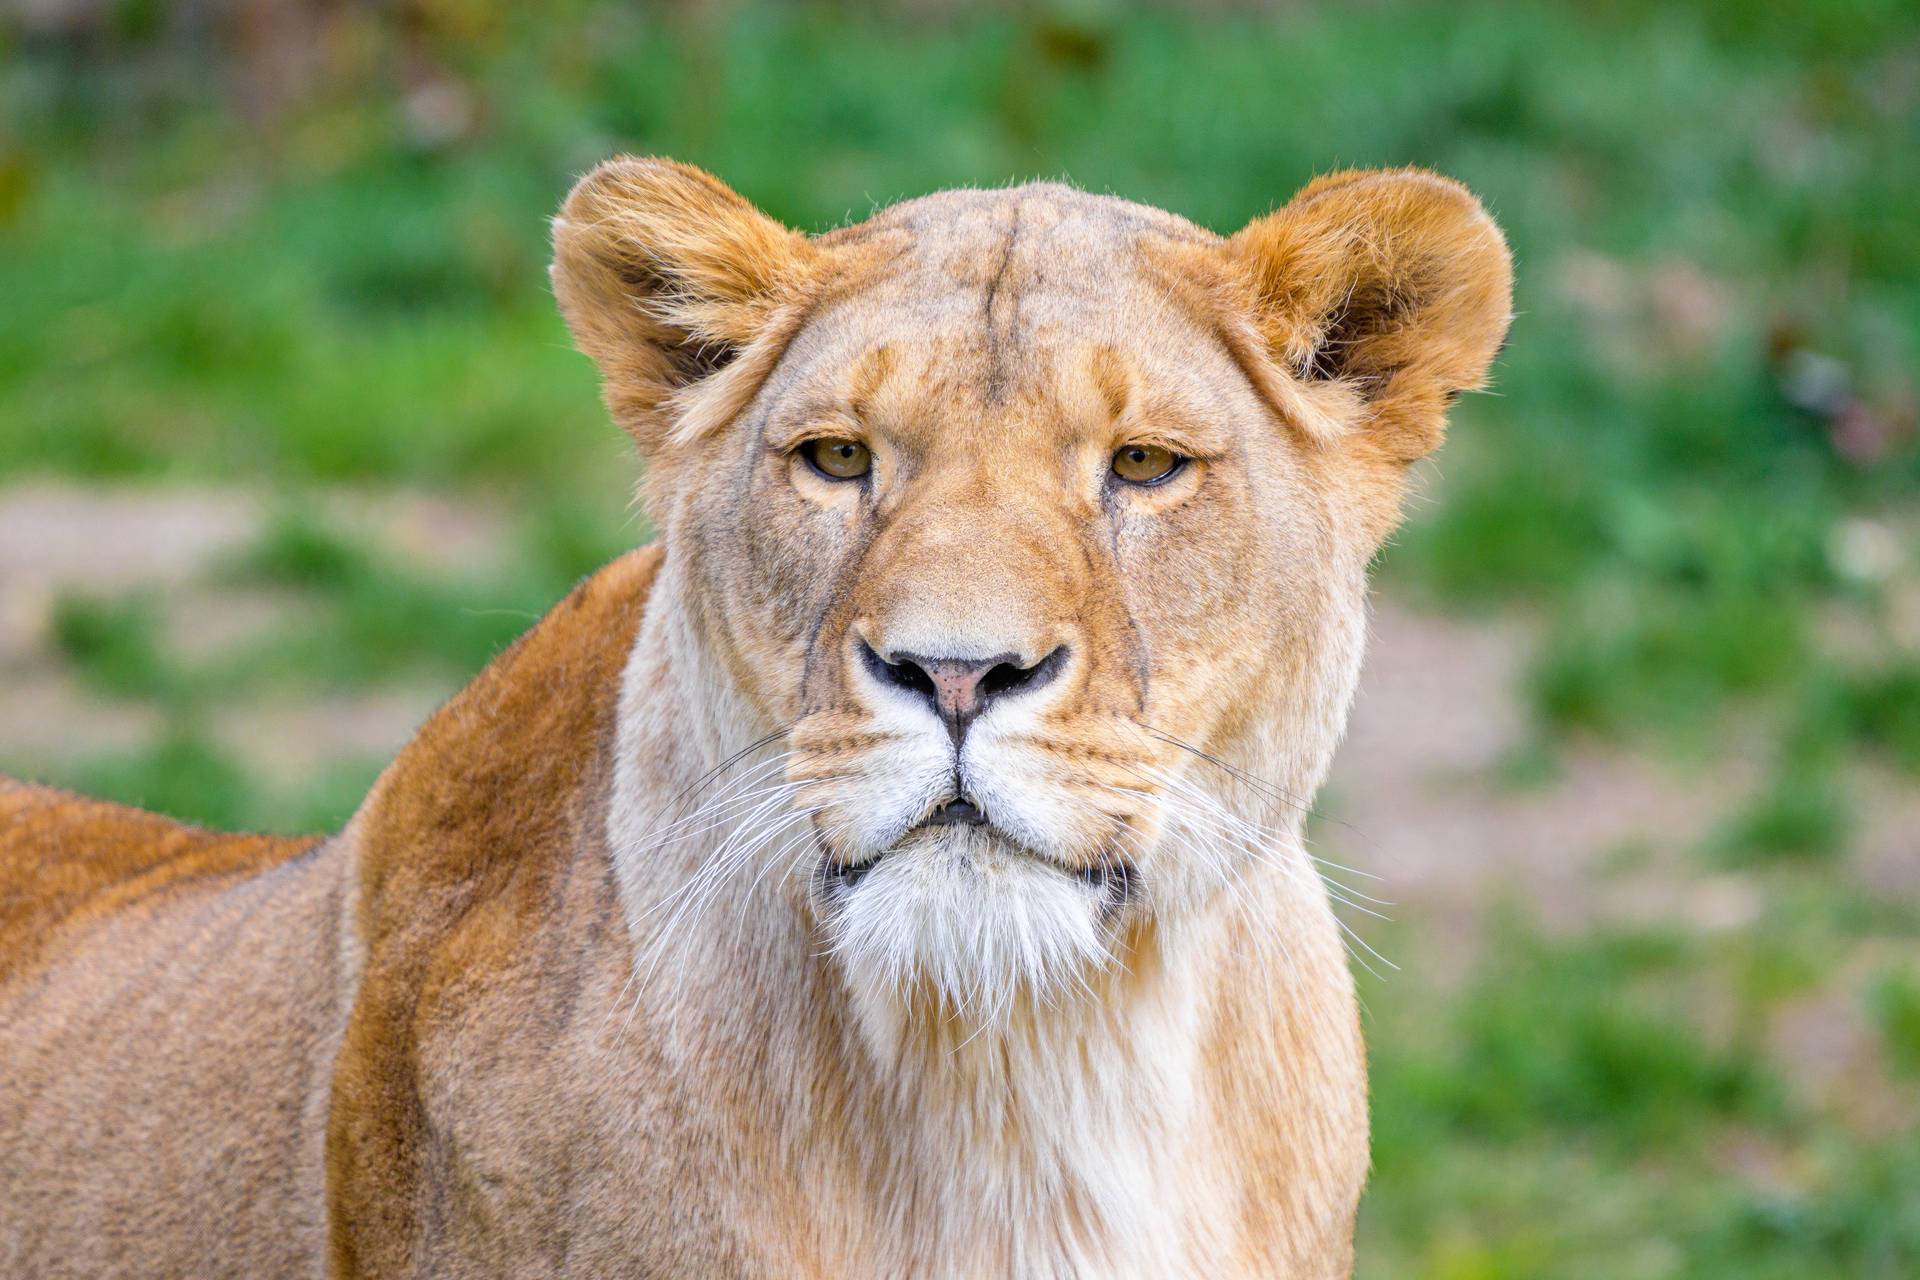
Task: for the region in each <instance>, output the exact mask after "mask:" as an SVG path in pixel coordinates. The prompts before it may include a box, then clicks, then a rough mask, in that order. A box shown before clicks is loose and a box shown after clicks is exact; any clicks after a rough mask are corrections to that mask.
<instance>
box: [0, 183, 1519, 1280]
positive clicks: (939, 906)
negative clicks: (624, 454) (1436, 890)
mask: <svg viewBox="0 0 1920 1280" xmlns="http://www.w3.org/2000/svg"><path fill="white" fill-rule="evenodd" d="M554 241H555V258H554V265H553V284H554V289H555V292H556V293H557V295H558V297H559V300H560V305H561V308H562V309H563V311H564V312H565V315H566V318H567V321H568V323H569V325H570V326H571V327H572V330H573V333H574V335H575V337H576V339H577V341H578V342H579V345H580V346H581V348H582V349H583V350H585V351H586V352H587V353H588V354H589V355H591V356H592V357H593V358H594V360H596V361H597V362H598V364H599V367H600V371H601V373H602V374H603V377H604V385H605V392H606V398H607V402H608V404H609V406H610V407H611V410H612V413H613V415H614V416H615V418H617V419H618V421H619V422H620V424H621V425H622V426H623V427H624V428H625V429H626V430H627V431H628V432H629V433H630V434H631V435H632V436H633V438H634V439H635V440H636V441H637V442H638V444H639V447H640V449H641V451H642V452H643V453H644V454H645V455H646V457H647V459H648V460H649V467H648V470H647V480H646V494H647V499H648V503H649V506H650V510H651V511H652V513H653V515H654V518H655V520H656V522H657V524H658V527H659V528H660V529H661V531H662V533H661V537H660V541H659V542H658V543H656V544H655V545H653V546H651V547H648V548H646V549H644V550H640V551H636V552H633V553H632V554H630V555H628V556H626V557H624V558H622V559H620V560H618V561H616V562H614V563H613V564H612V565H610V566H608V567H607V568H605V569H603V570H601V571H600V572H598V573H596V574H595V575H593V576H592V577H591V578H589V579H587V580H586V581H585V582H584V583H582V584H581V585H580V587H579V588H578V589H577V590H575V591H574V592H573V594H572V595H570V596H569V597H568V598H567V599H566V600H564V601H563V602H561V603H560V604H559V605H558V606H556V607H555V608H554V610H553V611H552V612H551V613H549V614H548V615H547V616H546V618H544V619H543V620H542V621H541V622H540V623H539V624H537V625H536V626H535V627H534V628H533V629H532V630H531V631H529V632H528V633H527V634H526V635H525V636H524V637H523V638H522V639H521V640H520V641H519V642H518V643H517V644H516V645H515V646H514V647H513V648H511V649H510V650H508V651H507V652H506V653H505V654H503V655H502V656H501V657H500V658H499V659H498V660H496V661H495V662H494V663H493V664H492V665H491V666H489V667H488V668H487V669H486V671H484V672H483V673H482V674H481V675H480V677H479V678H478V679H477V680H475V681H474V682H473V684H472V685H471V686H469V687H468V688H467V689H466V691H465V692H463V693H461V694H460V695H459V696H458V697H456V698H455V699H453V701H451V702H450V703H448V704H447V706H446V707H445V708H443V709H442V710H441V711H440V712H439V713H438V714H437V715H435V716H434V717H433V718H432V719H431V720H430V721H428V723H427V724H426V726H425V727H424V728H423V729H421V730H420V732H419V734H418V735H417V736H416V737H415V738H414V739H413V741H412V742H411V743H410V744H409V745H408V746H407V747H406V749H405V750H404V751H402V752H401V754H400V757H399V758H398V759H397V760H396V761H395V762H394V763H393V765H392V766H391V767H390V768H388V769H387V771H386V772H385V773H384V774H383V775H382V776H381V778H380V780H379V782H378V784H377V785H376V786H375V787H374V789H373V792H372V794H370V795H369V796H368V797H367V799H366V801H365V803H364V804H362V805H361V807H360V809H359V811H358V812H357V813H356V814H355V815H354V817H353V819H352V821H351V822H350V823H349V824H348V825H347V827H346V829H345V830H344V831H342V832H341V833H340V834H339V835H337V836H334V837H332V838H328V839H301V840H288V839H270V838H263V837H251V836H226V835H216V834H212V833H210V832H206V831H201V830H197V829H194V828H190V827H185V826H181V825H179V824H176V823H174V822H171V821H168V820H166V819H163V818H160V817H156V816H153V815H150V814H145V813H141V812H137V811H133V810H128V809H123V808H119V807H116V806H113V805H109V804H103V803H97V802H94V801H89V800H83V799H79V798H77V797H74V796H71V795H67V794H63V793H59V792H55V791H51V790H46V789H42V788H38V787H30V786H22V785H18V784H13V783H6V782H0V876H3V877H4V879H3V880H0V885H3V886H4V889H3V891H0V1274H4V1275H6V1276H9V1277H28V1276H193V1277H205V1276H247V1277H256V1276H302V1275H304V1276H318V1275H329V1276H341V1277H349V1276H382V1277H388V1276H516V1277H522V1276H595V1277H611V1276H674V1277H681V1276H686V1277H709V1276H713V1277H727V1276H733V1277H780V1276H791V1277H835V1278H839V1277H874V1278H876V1280H878V1278H881V1277H885V1278H887V1280H893V1278H896V1277H907V1276H919V1277H940V1278H943V1280H945V1278H950V1277H970V1276H982V1277H985V1276H992V1277H1066V1276H1085V1277H1095V1276H1097V1277H1123V1276H1124V1277H1153V1278H1155V1280H1161V1278H1165V1277H1207V1278H1209V1280H1213V1278H1217V1277H1231V1276H1265V1277H1272V1276H1286V1277H1327V1276H1344V1275H1346V1274H1347V1273H1348V1271H1349V1269H1350V1266H1351V1259H1352V1228H1353V1217H1354V1207H1355V1202H1356V1200H1357V1198H1358V1196H1359V1194H1360V1188H1361V1184H1362V1181H1363V1178H1364V1175H1365V1171H1366V1166H1367V1108H1366V1085H1365V1066H1364V1058H1363V1053H1362V1049H1361V1042H1360V1035H1359V1031H1358V1027H1357V1023H1356V1018H1355V1013H1354V998H1353V989H1352V984H1351V981H1350V978H1349V975H1348V970H1347V966H1346V963H1345V955H1344V953H1343V951H1342V946H1341V940H1340V938H1339V936H1338V933H1337V928H1338V926H1337V923H1336V920H1335V918H1334V916H1333V914H1332V911H1331V910H1330V908H1329V902H1328V893H1327V890H1326V888H1325V887H1324V885H1323V883H1322V881H1321V879H1320V878H1319V877H1318V876H1317V875H1316V873H1315V870H1314V868H1313V865H1312V863H1311V861H1310V859H1309V857H1308V855H1307V853H1306V851H1305V849H1304V847H1303V843H1302V830H1301V829H1302V816H1303V813H1304V811H1305V808H1306V803H1307V800H1308V798H1309V797H1311V796H1312V795H1313V794H1314V792H1315V789H1316V788H1317V787H1318V785H1319V784H1320V782H1321V780H1322V778H1323V776H1324V775H1325V773H1326V770H1327V764H1328V759H1329V757H1330V756H1331V754H1332V752H1333V748H1334V745H1335V742H1336V740H1337V739H1338V738H1339V736H1340V733H1341V729H1342V726H1343V724H1344V721H1345V718H1346V714H1347V706H1348V702H1349V699H1350V696H1351V694H1352V692H1353V688H1354V682H1355V679H1356V674H1357V672H1358V670H1359V665H1360V656H1361V649H1362V642H1363V638H1364V632H1365V628H1366V613H1365V601H1364V597H1365V592H1366V572H1367V565H1368V561H1369V558H1370V557H1371V556H1372V555H1373V553H1374V551H1375V549H1376V548H1377V547H1379V545H1380V543H1381V540H1382V538H1383V537H1385V535H1386V534H1387V532H1388V531H1389V530H1390V529H1391V528H1392V527H1393V526H1394V524H1395V521H1396V519H1397V518H1398V506H1399V501H1400V496H1401V490H1402V484H1403V478H1404V475H1405V472H1406V469H1407V466H1408V464H1409V463H1411V462H1412V461H1413V460H1415V459H1417V458H1419V457H1421V456H1422V455H1424V454H1425V453H1427V452H1428V451H1429V450H1431V449H1432V448H1433V447H1434V446H1435V445H1436V444H1437V443H1438V442H1439V440H1440V436H1441V431H1442V427H1443V417H1444V413H1445V410H1446V407H1447V405H1448V403H1449V401H1450V399H1451V398H1452V397H1453V396H1454V395H1455V393H1457V392H1459V391H1461V390H1463V389H1466V388H1471V387H1474V386H1476V385H1478V384H1479V383H1480V381H1481V379H1482V378H1483V376H1484V375H1485V372H1486V369H1487V366H1488V363H1489V361H1490V360H1491V359H1492V357H1493V355H1494V352H1495V350H1496V349H1497V348H1498V347H1499V345H1500V343H1501V340H1502V337H1503V334H1504V332H1505V330H1506V327H1507V320H1508V312H1509V297H1510V284H1511V273H1510V267H1509V261H1508V255H1507V250H1506V247H1505V244H1504V242H1503V241H1502V238H1501V235H1500V232H1499V231H1498V229H1497V228H1496V227H1495V225H1494V223H1493V222H1492V220H1491V219H1489V218H1488V216H1487V215H1486V213H1485V212H1483V211H1482V209H1481V208H1480V206H1479V204H1478V203H1477V202H1476V201H1475V200H1474V198H1473V197H1472V196H1471V195H1469V194H1468V193H1467V192H1466V191H1465V190H1463V189H1462V188H1461V187H1459V186H1457V185H1455V184H1454V183H1452V182H1450V181H1447V180H1446V179H1443V178H1439V177H1436V176H1434V175H1432V174H1430V173H1425V172H1421V171H1418V170H1411V169H1408V170H1398V171H1385V172H1355V173H1341V174H1336V175H1334V176H1331V177H1326V178H1322V179H1320V180H1318V181H1316V182H1314V183H1313V184H1312V185H1310V186H1309V187H1307V188H1306V189H1305V190H1304V191H1302V192H1301V193H1300V194H1299V195H1298V196H1297V197H1296V198H1295V199H1294V200H1293V202H1292V203H1290V204H1288V205H1287V206H1285V207H1284V208H1282V209H1281V210H1280V211H1279V212H1277V213H1274V214H1272V215H1271V216H1268V217H1265V218H1261V219H1260V220H1258V221H1256V222H1254V223H1253V224H1251V225H1250V226H1248V227H1247V228H1246V229H1244V230H1242V231H1241V232H1239V233H1238V234H1237V235H1235V236H1233V237H1231V238H1228V239H1222V238H1220V237H1218V236H1215V235H1212V234H1210V233H1208V232H1206V231H1204V230H1201V229H1200V228H1198V227H1196V226H1193V225H1192V224H1190V223H1188V222H1185V221H1183V220H1181V219H1180V218H1178V217H1175V216H1173V215H1171V214H1167V213H1162V212H1160V211H1158V210H1155V209H1150V208H1143V207H1141V206H1139V205H1135V204H1129V203H1127V202H1125V201H1123V200H1119V199H1115V198H1111V197H1107V196H1095V195H1088V194H1086V193H1083V192H1080V191H1076V190H1072V189H1069V188H1067V187H1062V186H1055V185H1048V184H1040V185H1032V186H1022V187H1015V188H1011V189H1008V190H1000V191H953V192H947V193H943V194H939V195H933V196H928V197H926V198H924V199H918V200H911V201H908V202H906V203H904V204H900V205H896V206H894V207H892V208H890V209H886V210H884V211H882V212H880V213H878V214H876V215H875V216H874V217H872V218H871V219H869V220H868V221H866V222H864V223H861V224H859V225H857V226H851V227H846V228H843V229H841V230H837V231H833V232H831V233H829V234H826V235H822V236H818V237H811V238H810V237H807V236H804V235H801V234H798V233H796V232H793V231H790V230H788V229H786V228H785V227H782V226H780V225H778V224H777V223H775V222H773V221H772V220H770V219H768V218H767V217H765V216H764V215H762V214H760V213H759V212H757V211H756V210H755V209H754V208H753V207H752V206H750V205H749V204H748V203H747V202H746V201H744V200H743V199H741V198H740V197H739V196H737V195H735V194H734V193H733V192H732V191H730V190H728V189H727V188H726V187H725V186H723V185H722V184H721V183H720V182H718V181H717V180H715V179H714V178H712V177H710V176H708V175H707V174H705V173H703V172H701V171H699V170H697V169H692V168H688V167H685V166H683V165H679V164H674V163H672V162H670V161H665V160H654V159H645V160H641V159H620V160H615V161H613V162H611V163H608V164H606V165H604V166H602V167H600V168H599V169H597V170H595V171H594V172H593V173H591V174H589V175H588V176H587V177H586V178H585V179H584V180H583V181H582V182H581V183H580V184H579V185H578V186H577V187H576V188H575V189H574V191H573V193H572V194H571V195H570V196H569V197H568V199H567V201H566V204H565V206H564V208H563V209H562V211H561V214H560V216H559V218H558V219H557V220H556V221H555V223H554Z"/></svg>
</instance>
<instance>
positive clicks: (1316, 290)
mask: <svg viewBox="0 0 1920 1280" xmlns="http://www.w3.org/2000/svg"><path fill="white" fill-rule="evenodd" d="M1225 252H1226V255H1227V258H1228V261H1229V263H1230V264H1231V266H1232V268H1233V269H1234V271H1235V273H1236V274H1237V275H1238V277H1239V278H1240V280H1241V282H1242V283H1243V284H1244V286H1245V288H1246V293H1247V296H1248V297H1249V298H1250V300H1251V303H1252V307H1253V311H1254V318H1255V324H1256V327H1257V329H1258V331H1259V334H1260V337H1261V340H1262V341H1263V343H1264V345H1265V348H1266V351H1265V353H1264V354H1265V355H1266V356H1267V357H1268V358H1269V359H1271V360H1272V361H1274V362H1275V363H1277V364H1278V365H1279V366H1280V367H1281V368H1282V369H1284V370H1285V371H1286V372H1287V373H1289V374H1291V375H1292V376H1293V377H1294V378H1295V379H1297V380H1298V381H1299V382H1301V383H1305V384H1307V386H1308V387H1309V389H1315V390H1330V391H1335V392H1343V393H1346V394H1347V395H1350V396H1352V397H1357V399H1358V400H1359V401H1360V403H1361V404H1362V405H1363V406H1364V409H1365V413H1366V423H1365V427H1364V429H1363V432H1362V434H1363V436H1364V438H1366V439H1369V440H1371V441H1373V442H1374V443H1375V444H1376V445H1377V446H1378V447H1380V448H1382V449H1384V450H1385V451H1386V452H1387V453H1388V454H1389V455H1390V456H1392V457H1394V458H1396V459H1398V460H1401V461H1412V460H1413V459H1415V458H1419V457H1422V456H1424V455H1425V454H1427V453H1429V452H1431V451H1432V450H1433V449H1434V448H1436V447H1437V446H1438V445H1439V443H1440V438H1441V435H1442V433H1443V431H1444V428H1445V415H1446V408H1447V406H1448V405H1449V404H1450V403H1451V402H1452V399H1453V398H1454V397H1455V396H1457V395H1458V394H1459V393H1460V392H1461V391H1466V390H1471V389H1473V388H1475V387H1478V386H1480V385H1481V384H1482V380H1483V379H1484V378H1485V377H1486V372H1487V367H1488V365H1489V364H1491V363H1492V360H1493V358H1494V356H1495V354H1496V353H1497V352H1498V351H1499V349H1500V345H1501V343H1502V341H1503V340H1504V338H1505V336H1506V332H1507V324H1508V321H1509V319H1510V317H1511V312H1512V295H1513V266H1512V260H1511V258H1510V256H1509V254H1508V252H1507V244H1506V240H1505V239H1504V238H1503V237H1502V236H1501V234H1500V229H1499V227H1498V226H1496V225H1495V224H1494V221H1493V219H1492V218H1490V217H1489V216H1487V213H1486V211H1485V210H1484V209H1482V208H1481V207H1480V202H1479V201H1478V200H1476V199H1474V197H1473V195H1472V194H1471V193H1470V192H1469V191H1467V189H1466V188H1465V187H1462V186H1461V185H1460V184H1459V183H1456V182H1453V181H1450V180H1449V179H1446V178H1442V177H1440V176H1438V175H1437V174H1432V173H1428V172H1426V171H1425V170H1422V169H1387V170H1353V171H1348V172H1345V173H1336V174H1330V175H1328V176H1326V177H1323V178H1319V179H1316V180H1315V181H1314V182H1312V183H1311V184H1309V185H1308V186H1307V187H1306V188H1305V189H1304V190H1302V191H1301V192H1300V194H1299V195H1297V196H1295V197H1294V198H1293V200H1292V201H1291V202H1290V203H1289V204H1287V206H1286V207H1285V208H1283V209H1281V210H1279V211H1278V212H1277V213H1274V214H1271V215H1269V216H1268V217H1265V218H1261V219H1259V220H1258V221H1256V222H1253V223H1251V224H1249V225H1248V226H1247V227H1246V228H1245V229H1244V230H1242V231H1241V232H1240V233H1239V234H1238V235H1236V236H1234V237H1233V238H1232V239H1231V240H1229V241H1228V242H1227V244H1226V246H1225Z"/></svg>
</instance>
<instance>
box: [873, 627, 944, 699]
mask: <svg viewBox="0 0 1920 1280" xmlns="http://www.w3.org/2000/svg"><path fill="white" fill-rule="evenodd" d="M860 658H861V660H862V661H863V662H864V663H865V664H866V667H867V670H868V671H870V672H872V673H873V676H874V678H875V679H877V680H880V681H881V682H882V683H885V684H890V685H895V686H897V687H899V688H902V689H911V690H913V691H914V692H915V693H918V694H923V695H925V696H926V697H929V698H931V697H933V696H934V688H933V677H932V676H930V675H928V674H927V673H926V672H925V671H923V670H921V669H920V668H919V667H917V666H915V665H914V664H913V663H911V662H888V661H887V660H886V659H885V658H883V657H881V656H880V655H879V654H878V653H876V652H875V651H874V648H873V646H872V645H870V644H868V643H867V642H866V641H865V640H862V641H861V642H860Z"/></svg>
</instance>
